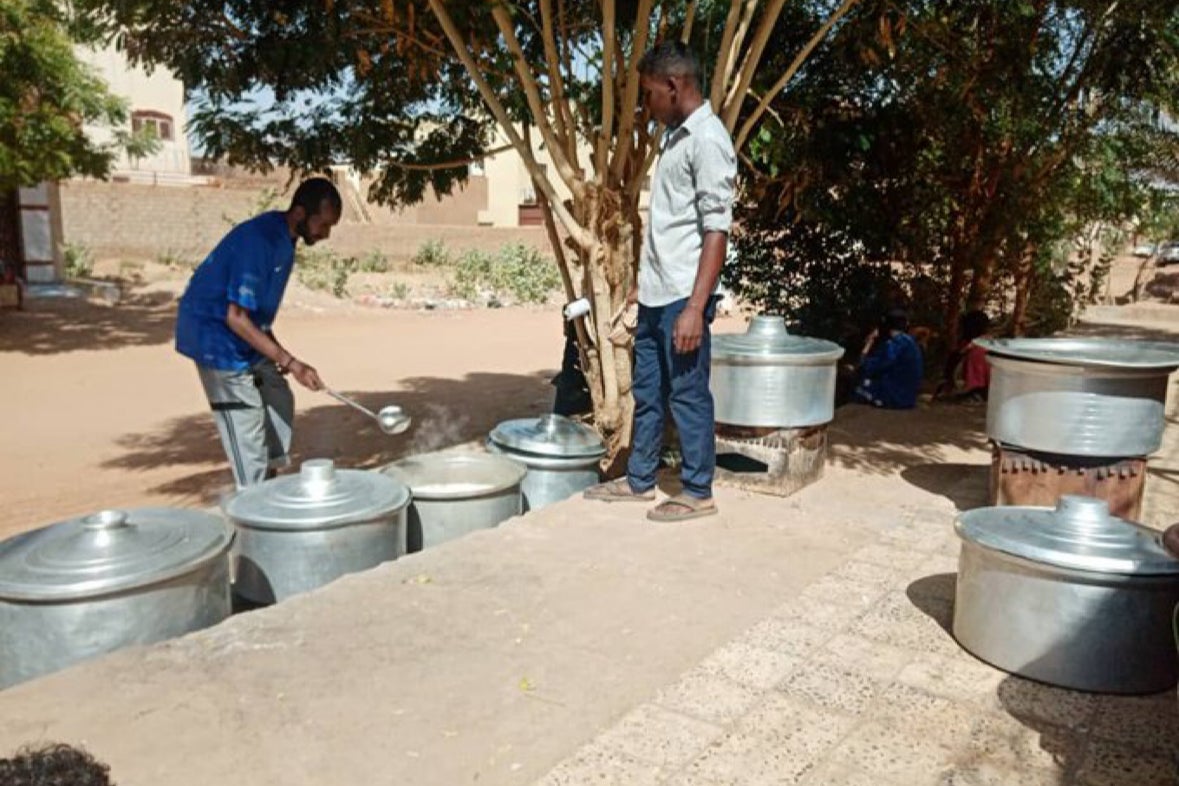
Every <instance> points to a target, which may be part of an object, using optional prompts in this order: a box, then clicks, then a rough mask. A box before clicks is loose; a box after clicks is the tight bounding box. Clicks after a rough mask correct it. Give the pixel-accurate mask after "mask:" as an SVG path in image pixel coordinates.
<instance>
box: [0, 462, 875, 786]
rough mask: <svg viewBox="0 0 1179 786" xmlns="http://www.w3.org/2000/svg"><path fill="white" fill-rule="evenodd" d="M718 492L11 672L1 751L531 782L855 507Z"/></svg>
mask: <svg viewBox="0 0 1179 786" xmlns="http://www.w3.org/2000/svg"><path fill="white" fill-rule="evenodd" d="M718 501H719V504H720V506H721V511H722V513H721V515H719V516H716V517H713V518H711V519H701V520H697V521H692V522H685V523H681V524H675V525H658V526H657V525H652V524H650V523H649V522H647V521H646V520H645V519H644V518H643V513H644V510H645V508H644V506H629V505H625V504H619V505H615V506H610V505H604V504H600V503H599V504H593V503H589V502H586V501H584V500H581V499H573V500H570V501H568V502H566V503H562V504H559V505H555V506H551V507H549V508H545V509H543V510H541V511H538V512H536V513H531V514H528V515H526V516H524V517H521V518H518V519H513V520H511V521H509V522H507V523H505V524H504V525H501V527H499V528H498V529H496V530H489V531H486V532H481V533H476V534H474V535H471V536H468V537H466V538H463V539H460V540H457V541H452V542H450V543H447V544H444V545H442V546H439V547H436V548H434V549H430V550H427V551H424V552H421V553H419V554H416V555H411V556H409V557H406V558H403V559H401V560H398V561H396V562H394V563H389V564H387V565H384V566H381V567H379V568H376V569H374V570H371V571H368V572H365V573H362V574H355V575H352V576H349V577H345V578H343V579H341V580H339V581H337V582H335V583H334V584H332V585H330V586H328V587H325V588H323V589H321V590H319V591H317V592H313V593H309V594H307V595H304V596H301V597H297V598H293V599H291V600H288V601H286V602H284V603H282V604H280V605H278V606H275V607H272V608H269V609H264V610H260V611H254V612H250V613H247V614H242V615H238V616H236V617H234V618H232V619H230V620H229V621H227V622H226V623H224V624H222V625H220V626H217V627H216V628H212V629H209V630H206V631H202V632H200V633H197V634H194V635H191V636H188V637H185V638H183V639H178V640H174V641H171V642H166V643H163V644H160V645H156V646H153V647H147V648H136V649H130V650H124V651H121V652H118V653H115V654H113V655H110V656H107V657H105V658H102V659H99V660H96V661H92V662H89V663H85V664H81V665H79V666H76V667H74V668H73V669H69V670H66V671H64V672H60V673H58V674H55V675H50V676H48V677H45V678H42V679H40V680H35V681H32V682H29V683H25V684H23V685H19V686H16V687H14V688H11V689H9V690H8V691H5V692H3V693H0V719H2V720H0V750H4V751H9V750H12V749H15V748H16V747H18V746H20V745H22V744H27V743H30V742H37V741H46V740H60V741H66V742H71V743H75V744H79V743H80V744H84V745H85V746H86V747H87V748H89V749H90V750H91V752H93V753H94V754H95V755H96V756H97V757H98V758H99V759H101V760H103V761H105V762H107V763H108V764H110V766H111V771H112V777H113V778H114V779H115V780H116V781H117V782H118V783H119V784H120V786H139V785H141V784H142V785H143V786H148V785H149V784H150V786H156V785H157V784H159V783H163V782H166V783H168V784H170V786H187V785H188V784H191V785H192V786H197V785H198V784H199V785H200V786H207V784H210V783H217V782H225V783H250V784H271V783H273V784H284V786H286V785H288V784H294V783H298V784H325V786H326V785H327V784H332V786H337V785H338V784H342V783H387V784H409V783H413V784H440V785H441V784H446V785H447V786H451V785H452V784H458V783H472V782H478V783H480V784H486V783H505V784H506V783H513V784H515V783H528V782H530V781H531V780H533V779H535V778H537V777H538V776H540V775H542V774H543V773H545V772H547V771H548V769H549V768H551V767H552V766H553V765H554V764H556V763H557V762H558V761H560V760H561V759H563V758H564V757H565V756H567V755H568V754H570V753H571V752H572V751H574V750H576V749H577V748H578V747H579V746H580V745H581V744H583V743H584V742H585V741H586V740H588V739H591V738H592V737H593V736H594V734H595V733H596V732H597V731H598V730H600V729H602V728H606V727H608V726H610V725H611V724H613V723H614V722H615V721H616V720H617V719H619V718H620V717H622V716H623V715H625V714H626V713H627V712H628V711H629V710H630V709H631V708H632V707H634V706H636V705H637V704H639V703H641V702H643V701H645V700H647V699H649V698H650V697H651V696H652V695H654V694H655V693H656V692H657V691H658V690H659V689H660V688H662V687H663V686H664V685H666V684H668V683H670V682H672V681H674V680H675V679H676V678H677V677H678V676H679V675H680V674H681V673H682V672H684V671H685V670H686V669H688V668H690V667H691V666H693V665H694V664H695V663H697V662H698V661H699V660H701V659H702V658H703V657H705V656H706V655H707V654H708V653H710V652H712V651H713V650H714V649H715V648H716V647H718V646H719V645H721V644H722V643H724V642H725V641H727V640H728V639H730V638H731V637H732V636H734V635H736V634H737V633H739V632H741V631H742V630H744V629H745V628H747V627H749V626H750V625H751V624H753V623H755V622H757V621H758V620H759V619H761V618H762V617H763V616H765V615H766V614H767V613H769V611H770V610H772V609H773V608H775V607H777V606H778V605H779V604H780V603H782V602H783V601H784V600H786V599H788V598H790V597H792V596H794V595H796V594H797V593H798V592H799V591H800V590H801V589H802V588H803V587H805V586H806V585H807V584H809V583H810V582H811V581H813V580H814V579H815V578H816V577H818V576H819V575H821V574H823V573H824V572H826V571H828V570H830V569H831V568H832V567H833V566H835V565H838V564H839V563H841V562H842V561H843V560H844V559H845V557H846V553H847V551H848V549H849V548H850V547H851V545H852V544H854V543H858V542H859V541H860V540H861V539H862V537H863V536H864V533H865V532H866V531H867V526H868V525H867V524H865V523H858V522H857V523H853V522H854V520H855V517H854V516H852V517H847V516H846V515H841V516H840V517H839V520H831V518H830V517H829V516H824V515H823V513H824V510H825V508H826V507H827V505H826V501H825V495H824V494H823V484H821V483H820V484H817V485H816V486H814V487H812V488H811V489H807V490H806V491H804V492H803V493H801V494H799V495H797V496H795V497H792V498H791V499H790V500H787V501H779V500H774V501H773V503H772V504H770V505H767V503H766V500H765V498H764V497H755V496H754V495H750V494H746V493H743V492H731V491H727V490H722V491H721V492H720V493H718ZM873 508H874V509H876V510H879V509H880V506H879V505H878V504H877V503H875V502H872V501H870V500H865V507H864V511H865V515H867V514H868V511H869V510H871V509H873ZM847 511H848V509H847V507H846V505H845V506H843V508H842V513H843V514H846V513H847Z"/></svg>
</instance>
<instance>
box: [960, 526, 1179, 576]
mask: <svg viewBox="0 0 1179 786" xmlns="http://www.w3.org/2000/svg"><path fill="white" fill-rule="evenodd" d="M959 537H960V538H961V539H962V547H963V548H964V549H970V550H972V551H975V552H977V553H979V554H982V555H984V556H987V557H991V558H993V559H995V560H997V561H999V562H1005V563H1010V564H1012V565H1017V566H1019V567H1021V568H1024V569H1026V570H1027V571H1028V572H1032V573H1039V574H1044V575H1045V576H1046V577H1048V578H1055V579H1063V580H1067V581H1068V582H1069V583H1071V584H1086V585H1089V586H1100V587H1108V588H1110V589H1142V590H1148V589H1154V588H1155V587H1158V588H1167V587H1171V588H1174V587H1176V586H1177V585H1179V576H1175V575H1172V574H1167V573H1105V572H1101V571H1095V570H1085V569H1083V568H1073V567H1065V566H1063V565H1055V564H1053V563H1051V562H1041V561H1039V560H1034V559H1031V558H1029V557H1025V556H1021V555H1019V554H1012V553H1011V552H1009V551H1003V550H1002V549H997V548H995V547H993V546H988V545H986V544H984V543H979V542H978V541H975V540H970V539H969V538H966V537H962V535H961V533H959Z"/></svg>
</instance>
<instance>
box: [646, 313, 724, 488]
mask: <svg viewBox="0 0 1179 786" xmlns="http://www.w3.org/2000/svg"><path fill="white" fill-rule="evenodd" d="M716 300H717V299H716V298H715V297H712V298H709V299H708V306H707V307H706V308H705V309H704V335H703V336H702V337H701V339H700V347H699V348H698V349H697V350H696V351H695V352H689V353H688V354H686V355H681V354H679V353H677V352H676V351H675V347H674V346H673V344H672V333H673V331H674V329H675V321H676V318H677V317H679V315H680V312H682V311H683V310H684V306H686V305H687V303H688V300H687V298H684V299H683V300H677V301H675V302H674V303H669V304H667V305H666V306H659V307H656V308H649V307H647V306H644V305H641V304H640V305H639V324H638V329H637V331H636V333H635V360H634V388H633V390H632V393H633V395H634V399H635V424H634V449H633V450H632V451H631V454H630V461H629V462H628V463H627V465H626V475H627V480H628V481H629V482H630V486H631V488H632V489H634V490H635V491H637V492H643V491H647V490H649V489H652V488H654V487H655V473H656V471H657V470H658V469H659V449H660V447H661V446H662V445H661V443H662V440H663V422H664V418H665V417H666V411H667V406H668V405H670V409H671V416H672V418H673V419H674V421H675V425H676V428H677V429H678V430H679V432H680V450H681V452H682V453H683V466H682V471H681V478H682V480H683V484H684V492H685V493H687V494H690V495H691V496H693V497H696V498H697V499H708V498H710V497H711V496H712V476H713V474H714V473H715V471H716V436H715V433H714V432H715V425H714V423H713V407H712V391H711V390H709V389H708V376H709V367H710V365H711V362H712V335H711V332H710V330H709V326H710V325H711V324H712V319H713V317H714V316H715V314H716Z"/></svg>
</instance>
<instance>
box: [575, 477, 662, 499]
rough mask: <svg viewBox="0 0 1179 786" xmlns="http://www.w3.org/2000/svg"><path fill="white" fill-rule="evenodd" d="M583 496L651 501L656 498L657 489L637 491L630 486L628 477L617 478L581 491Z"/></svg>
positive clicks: (587, 497)
mask: <svg viewBox="0 0 1179 786" xmlns="http://www.w3.org/2000/svg"><path fill="white" fill-rule="evenodd" d="M581 496H583V497H585V498H586V499H596V500H598V501H600V502H650V501H651V500H653V499H655V489H647V490H646V491H635V490H634V489H632V488H631V487H630V481H628V480H627V479H626V478H617V479H616V480H607V481H606V482H605V483H599V484H598V485H596V486H590V487H589V488H588V489H586V490H585V491H583V492H582V493H581Z"/></svg>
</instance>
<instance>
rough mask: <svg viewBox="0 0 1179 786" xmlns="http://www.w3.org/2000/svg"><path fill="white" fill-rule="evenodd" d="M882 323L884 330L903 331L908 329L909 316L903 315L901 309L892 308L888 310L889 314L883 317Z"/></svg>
mask: <svg viewBox="0 0 1179 786" xmlns="http://www.w3.org/2000/svg"><path fill="white" fill-rule="evenodd" d="M882 322H883V327H884V329H885V330H901V331H905V330H908V329H909V315H908V314H907V313H905V310H904V309H903V308H894V309H891V310H889V312H888V313H887V314H885V315H884V319H883V320H882Z"/></svg>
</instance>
